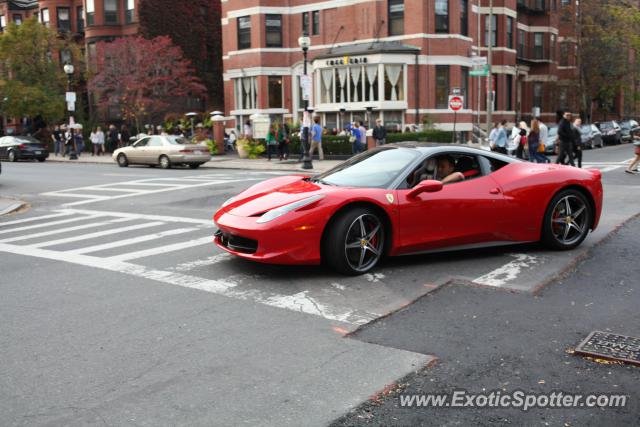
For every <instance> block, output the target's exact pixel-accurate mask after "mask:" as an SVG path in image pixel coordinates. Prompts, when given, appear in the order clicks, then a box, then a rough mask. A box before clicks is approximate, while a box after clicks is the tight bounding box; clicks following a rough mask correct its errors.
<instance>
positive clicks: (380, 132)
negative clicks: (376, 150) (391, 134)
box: [373, 119, 387, 145]
mask: <svg viewBox="0 0 640 427" xmlns="http://www.w3.org/2000/svg"><path fill="white" fill-rule="evenodd" d="M373 139H374V141H375V142H376V145H384V144H386V143H387V129H386V128H385V127H384V126H382V119H378V120H376V126H375V127H374V128H373Z"/></svg>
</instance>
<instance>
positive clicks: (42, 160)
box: [38, 159, 47, 163]
mask: <svg viewBox="0 0 640 427" xmlns="http://www.w3.org/2000/svg"><path fill="white" fill-rule="evenodd" d="M45 160H47V159H38V161H39V162H40V163H42V162H44V161H45Z"/></svg>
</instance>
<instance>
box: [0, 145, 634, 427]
mask: <svg viewBox="0 0 640 427" xmlns="http://www.w3.org/2000/svg"><path fill="white" fill-rule="evenodd" d="M631 152H632V149H631V148H630V146H628V145H627V146H622V147H610V148H607V149H604V150H594V151H589V152H587V153H586V155H585V162H590V163H589V164H587V166H594V167H598V168H600V169H601V170H603V171H604V174H605V175H604V182H605V191H606V194H607V197H608V199H607V205H606V209H607V211H606V212H607V214H606V216H605V218H606V220H605V221H603V226H602V227H601V229H600V230H598V231H597V232H596V233H594V234H593V235H592V236H590V237H589V238H588V239H587V241H586V242H585V245H584V247H583V248H582V249H581V250H579V251H574V252H572V253H569V254H563V255H561V256H560V255H558V254H555V253H549V252H547V251H545V250H544V249H542V248H540V247H537V246H535V245H533V246H531V245H530V246H528V247H508V248H498V249H491V250H483V251H467V252H459V253H449V254H440V255H430V256H426V257H425V256H423V257H408V258H401V259H393V260H389V261H387V262H386V263H385V264H384V265H382V266H381V267H380V268H379V269H377V270H376V271H375V272H374V274H370V275H365V276H362V277H357V278H345V277H342V276H338V275H335V274H333V273H331V272H329V271H325V270H323V269H321V268H316V267H298V268H285V267H272V266H263V265H256V264H252V263H248V262H244V261H242V260H238V259H233V258H231V257H230V256H227V255H226V254H224V253H221V252H220V251H219V250H217V248H215V247H213V245H212V244H211V235H212V233H213V224H212V222H211V216H212V214H213V213H214V212H215V210H216V208H217V207H218V206H220V205H221V204H222V202H223V201H224V200H226V199H227V198H228V197H230V196H232V195H234V194H236V193H238V192H239V191H240V190H242V189H243V188H246V187H247V186H249V185H251V184H252V183H255V182H258V181H259V180H262V179H265V178H268V177H270V176H274V174H277V172H268V173H265V172H258V171H237V170H236V171H231V170H223V169H205V170H197V171H193V170H188V169H186V170H184V169H182V170H167V171H164V170H157V169H151V168H146V167H130V168H127V169H120V168H117V167H116V166H115V165H86V164H83V165H80V164H57V163H48V162H47V163H44V164H37V163H17V164H7V163H3V168H2V175H0V196H10V197H16V198H19V199H22V200H24V201H26V202H28V203H30V205H31V208H30V210H29V211H28V212H27V213H22V214H19V215H12V216H6V217H3V218H2V219H1V220H0V252H2V254H1V256H2V260H3V261H2V275H0V292H2V295H3V298H1V299H0V325H2V326H0V360H2V361H3V363H2V364H0V378H2V381H3V383H4V384H3V387H0V424H2V425H85V424H100V423H102V424H106V425H152V426H156V425H212V424H213V425H239V424H244V425H257V424H259V425H279V426H282V425H294V426H299V425H324V424H328V423H330V422H331V421H332V420H334V419H336V418H339V417H341V416H342V415H343V414H345V413H346V412H347V411H348V410H350V409H353V408H354V407H356V406H357V405H359V404H360V403H362V402H364V401H366V400H367V399H368V398H369V397H370V396H372V395H373V394H375V393H376V392H377V391H379V390H382V389H383V388H384V387H385V386H386V385H387V384H390V383H393V382H394V381H396V380H397V379H399V378H402V377H404V376H405V375H407V374H409V373H410V372H414V371H417V370H421V369H422V368H423V367H424V366H425V365H426V364H427V363H429V362H430V361H432V360H433V358H432V357H431V356H430V355H429V354H425V353H424V352H423V351H422V350H424V349H421V351H407V350H404V349H401V348H395V347H393V346H385V345H377V344H370V343H367V342H364V341H361V340H357V339H345V338H344V337H343V335H344V334H346V333H347V332H351V331H355V330H357V329H358V328H360V327H362V326H363V325H365V324H367V323H369V322H371V321H374V320H376V319H379V318H380V317H382V316H384V315H387V314H389V313H392V312H394V311H396V310H398V309H400V308H402V307H404V306H407V305H409V304H411V303H412V302H413V301H415V300H417V299H418V298H420V297H422V296H424V295H425V294H427V293H429V292H431V291H433V290H435V289H438V288H439V287H441V286H442V285H444V284H446V283H449V282H450V281H451V280H459V279H462V280H463V281H465V283H466V282H474V283H480V284H484V285H488V286H492V287H494V288H501V289H507V290H518V291H525V292H530V291H533V290H534V289H535V288H536V287H537V286H539V285H540V284H541V283H542V282H544V281H548V280H552V279H553V278H554V277H556V276H557V275H559V274H562V273H563V271H564V270H565V269H566V268H567V267H568V266H570V265H571V264H572V263H573V262H575V260H576V259H577V258H578V257H580V256H584V254H585V253H586V251H587V250H589V248H591V247H593V246H595V245H596V243H597V242H598V241H600V240H601V239H602V238H604V237H605V236H606V235H607V234H608V233H609V232H610V231H611V230H613V229H614V228H615V227H616V226H617V225H619V224H620V223H622V222H623V221H625V220H627V219H628V218H630V217H631V216H633V215H635V214H637V213H638V212H640V208H638V207H637V203H635V202H636V199H637V195H636V194H637V189H638V184H639V182H640V176H631V175H627V174H624V173H623V172H622V171H623V168H624V165H623V164H622V162H623V161H624V160H626V159H629V158H630V157H631ZM634 191H635V193H634ZM489 299H490V298H489ZM443 327H445V328H446V324H445V325H443Z"/></svg>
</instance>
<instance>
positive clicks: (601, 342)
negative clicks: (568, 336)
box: [575, 331, 640, 366]
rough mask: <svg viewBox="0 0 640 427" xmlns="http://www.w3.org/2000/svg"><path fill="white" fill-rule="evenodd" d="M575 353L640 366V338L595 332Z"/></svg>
mask: <svg viewBox="0 0 640 427" xmlns="http://www.w3.org/2000/svg"><path fill="white" fill-rule="evenodd" d="M575 353H576V354H580V355H583V356H591V357H598V358H601V359H609V360H619V361H621V362H626V363H632V364H634V365H638V366H640V338H635V337H628V336H626V335H618V334H610V333H608V332H602V331H593V332H591V333H590V334H589V336H588V337H587V338H586V339H585V340H584V341H582V342H581V343H580V345H578V347H576V349H575Z"/></svg>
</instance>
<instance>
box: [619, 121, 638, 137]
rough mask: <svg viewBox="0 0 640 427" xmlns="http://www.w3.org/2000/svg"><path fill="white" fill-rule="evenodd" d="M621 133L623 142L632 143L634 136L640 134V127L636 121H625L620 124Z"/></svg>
mask: <svg viewBox="0 0 640 427" xmlns="http://www.w3.org/2000/svg"><path fill="white" fill-rule="evenodd" d="M620 131H621V134H622V135H621V136H622V141H623V142H631V140H633V136H634V135H638V134H640V126H638V122H636V121H635V120H625V121H622V122H620Z"/></svg>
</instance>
